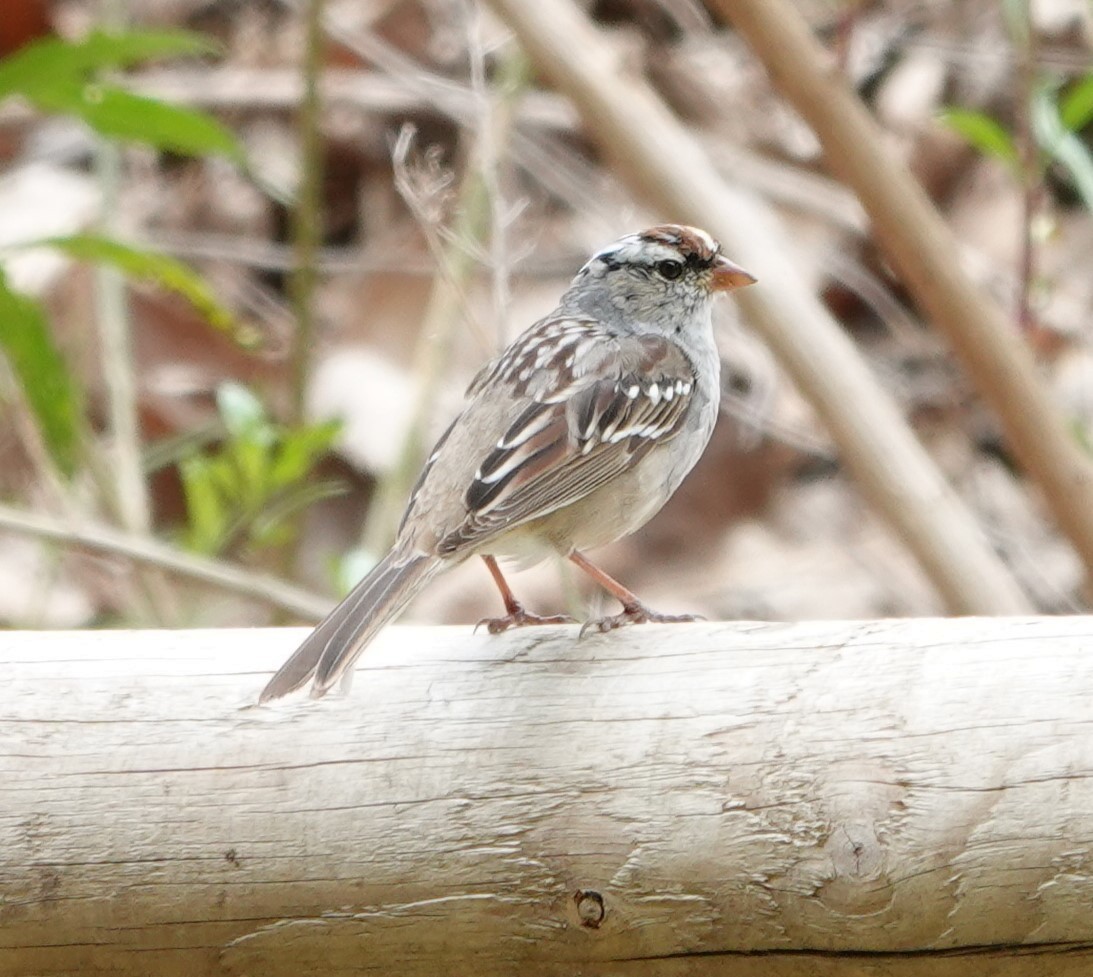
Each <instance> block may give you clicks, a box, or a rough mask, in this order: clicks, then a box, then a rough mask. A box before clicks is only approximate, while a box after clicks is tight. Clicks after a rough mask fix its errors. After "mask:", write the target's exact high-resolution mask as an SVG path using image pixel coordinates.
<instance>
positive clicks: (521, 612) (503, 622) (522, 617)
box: [474, 604, 576, 634]
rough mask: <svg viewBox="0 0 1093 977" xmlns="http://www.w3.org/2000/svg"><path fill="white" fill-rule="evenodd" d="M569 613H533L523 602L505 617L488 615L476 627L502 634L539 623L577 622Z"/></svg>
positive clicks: (476, 628) (491, 632)
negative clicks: (512, 629)
mask: <svg viewBox="0 0 1093 977" xmlns="http://www.w3.org/2000/svg"><path fill="white" fill-rule="evenodd" d="M575 623H576V621H575V620H574V619H573V618H571V617H570V616H569V615H568V614H532V613H531V612H530V611H528V610H525V609H524V606H523V605H522V604H517V605H516V606H515V607H513V608H510V609H509V612H508V614H506V615H505V616H504V617H486V618H483V619H482V620H481V621H479V622H478V623H477V624H476V625H475V626H474V629H475V631H477V630H478V629H479V628H481V627H483V626H484V627H485V628H486V630H487V631H489V633H490V634H500V633H501V632H502V631H508V630H509V628H530V627H534V626H535V625H537V624H575Z"/></svg>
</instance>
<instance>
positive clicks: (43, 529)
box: [0, 505, 333, 621]
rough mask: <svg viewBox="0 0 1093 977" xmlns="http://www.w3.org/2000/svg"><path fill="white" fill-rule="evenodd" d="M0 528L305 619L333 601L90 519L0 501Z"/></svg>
mask: <svg viewBox="0 0 1093 977" xmlns="http://www.w3.org/2000/svg"><path fill="white" fill-rule="evenodd" d="M0 529H3V530H7V531H8V532H13V533H19V534H21V535H23V536H33V537H36V538H38V539H48V540H52V541H54V542H57V543H61V544H63V545H65V546H71V547H74V548H77V549H83V550H90V551H92V552H97V553H104V554H106V555H108V556H121V557H125V558H126V559H128V560H132V561H133V562H134V563H139V564H142V565H145V566H150V567H156V568H157V569H160V570H165V571H167V572H168V573H173V574H175V575H177V576H180V577H187V578H189V579H191V580H195V581H197V582H198V583H202V584H207V585H208V586H210V587H216V588H217V589H219V590H224V591H228V592H230V593H234V594H239V595H240V596H242V597H249V598H251V599H252V600H256V601H258V602H260V603H262V604H266V605H268V606H270V607H274V608H277V609H279V610H282V611H286V612H287V613H289V614H292V615H295V616H297V617H300V618H302V619H304V620H305V621H318V620H319V619H320V618H322V616H323V615H324V614H325V613H326V612H327V611H328V610H330V607H331V606H332V603H333V602H332V601H330V600H328V599H327V598H325V597H322V596H320V595H319V594H313V593H310V592H308V591H306V590H301V589H300V588H298V587H294V586H292V585H291V584H288V583H286V582H285V581H283V580H280V579H278V578H276V577H270V576H266V575H264V574H259V573H254V572H253V571H251V570H248V569H246V568H245V567H240V566H234V565H232V564H230V563H224V562H222V561H220V560H210V559H208V558H206V557H201V556H194V555H193V554H191V553H185V552H183V551H182V550H179V549H176V548H175V547H173V546H169V545H168V544H166V543H163V542H160V541H159V540H157V539H155V538H154V537H151V536H142V535H138V534H136V533H127V532H122V531H120V530H117V529H113V528H111V527H108V526H102V525H96V524H94V523H90V522H81V523H80V524H78V525H77V524H73V523H72V522H69V521H66V520H63V519H58V518H55V517H51V516H43V515H41V514H39V513H36V512H28V511H25V510H21V509H16V508H13V507H11V506H6V505H0Z"/></svg>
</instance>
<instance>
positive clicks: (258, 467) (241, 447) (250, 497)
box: [231, 437, 271, 514]
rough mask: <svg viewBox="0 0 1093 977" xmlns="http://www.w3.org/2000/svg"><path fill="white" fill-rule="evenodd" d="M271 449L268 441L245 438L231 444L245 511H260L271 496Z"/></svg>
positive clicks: (249, 512)
mask: <svg viewBox="0 0 1093 977" xmlns="http://www.w3.org/2000/svg"><path fill="white" fill-rule="evenodd" d="M270 449H271V445H270V444H269V442H268V441H262V440H259V439H258V438H253V437H250V438H244V439H241V440H239V441H236V442H235V443H234V444H233V445H232V446H231V457H232V460H233V461H234V462H235V467H236V471H237V472H238V473H239V503H240V505H241V507H242V509H243V511H244V512H246V513H248V514H256V513H258V512H259V511H260V510H261V508H262V506H263V505H264V504H265V502H266V499H267V498H268V496H269V488H270V486H269V468H270V462H269V458H270Z"/></svg>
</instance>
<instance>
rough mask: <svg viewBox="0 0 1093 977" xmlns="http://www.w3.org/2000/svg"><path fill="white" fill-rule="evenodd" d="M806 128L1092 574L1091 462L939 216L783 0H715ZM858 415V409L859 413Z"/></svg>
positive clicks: (1019, 339)
mask: <svg viewBox="0 0 1093 977" xmlns="http://www.w3.org/2000/svg"><path fill="white" fill-rule="evenodd" d="M714 6H715V7H716V8H718V9H720V11H721V13H722V15H723V16H724V17H725V18H726V19H727V20H729V21H731V22H732V23H733V24H734V26H735V27H736V28H737V29H738V30H739V31H740V32H741V34H743V36H744V37H745V38H746V39H747V41H748V42H749V43H750V44H751V46H752V49H753V50H754V51H755V52H756V54H758V56H759V57H760V58H761V59H762V60H763V63H764V64H765V65H766V68H767V70H768V71H769V72H770V73H771V76H772V77H773V79H774V81H775V83H776V84H777V85H778V86H779V88H781V90H782V92H783V93H784V95H785V96H786V98H787V99H789V101H790V102H791V103H792V104H793V107H794V108H795V109H796V110H797V111H798V112H799V113H800V114H801V116H802V117H803V118H804V119H805V120H806V121H807V122H808V123H809V124H810V125H811V126H812V128H813V129H814V130H815V132H816V134H817V136H818V137H819V138H820V141H821V142H822V143H823V145H824V149H825V151H826V153H827V160H828V163H829V164H830V166H831V168H832V170H834V171H835V173H836V175H838V176H840V177H841V178H842V179H843V180H844V181H845V182H846V183H847V184H848V185H850V186H851V187H852V188H853V189H854V190H855V192H856V193H857V194H858V197H859V198H860V200H861V202H862V204H863V206H864V207H865V209H866V211H867V212H868V213H869V215H870V217H871V219H872V221H873V228H874V235H875V237H876V239H877V241H878V243H879V244H880V245H881V247H882V248H883V249H884V250H885V251H886V253H887V254H888V256H889V258H890V259H891V261H892V263H893V265H894V266H895V267H896V269H897V270H898V271H899V272H900V274H901V275H902V277H903V279H904V281H905V282H906V283H907V285H908V287H909V288H910V290H911V292H912V293H913V294H914V296H915V298H916V299H917V300H918V302H919V303H920V304H921V306H922V307H923V309H924V310H925V311H926V312H927V313H928V314H929V316H930V317H931V319H932V321H933V322H934V324H935V325H936V326H937V327H938V329H940V330H941V331H942V332H943V333H944V334H945V336H946V338H947V339H948V341H949V343H950V344H951V345H952V347H953V349H954V351H955V352H956V354H957V355H958V356H959V357H960V359H961V360H962V361H963V363H964V366H965V368H966V369H967V371H968V373H969V375H970V376H971V378H972V380H973V382H974V383H975V384H976V386H977V387H978V389H979V390H980V392H981V393H982V395H983V397H984V398H985V399H986V400H987V401H988V402H989V403H990V404H991V405H992V406H993V407H994V409H995V411H996V412H997V414H998V417H999V419H1000V420H1001V422H1002V425H1003V428H1004V430H1005V433H1006V437H1007V440H1008V442H1009V444H1010V446H1011V448H1012V450H1013V453H1014V455H1015V456H1016V458H1017V460H1018V462H1019V463H1020V464H1021V465H1022V466H1023V467H1024V468H1025V469H1026V471H1027V472H1028V473H1029V474H1030V475H1031V476H1032V478H1034V479H1035V480H1036V481H1037V482H1038V483H1039V486H1040V488H1041V490H1042V491H1043V494H1044V498H1045V500H1046V501H1047V503H1048V505H1049V506H1050V508H1051V510H1052V513H1053V514H1054V517H1055V520H1056V521H1057V523H1058V525H1059V526H1060V528H1061V529H1062V530H1063V532H1064V533H1065V534H1066V535H1067V536H1068V537H1069V539H1070V541H1071V543H1072V544H1073V546H1074V548H1075V550H1077V552H1078V553H1079V555H1080V556H1081V558H1082V561H1083V562H1084V564H1085V567H1086V572H1087V574H1093V461H1091V459H1090V457H1089V455H1088V454H1087V453H1086V452H1085V451H1084V450H1083V449H1082V448H1081V446H1080V445H1079V443H1078V441H1077V439H1076V438H1075V437H1074V436H1073V435H1072V433H1071V431H1070V429H1069V428H1068V427H1067V425H1066V423H1065V422H1064V420H1063V417H1062V415H1061V414H1060V412H1059V410H1058V409H1057V408H1056V406H1055V404H1054V403H1052V400H1051V398H1050V396H1049V395H1048V393H1047V391H1046V390H1045V388H1044V385H1043V383H1042V382H1041V380H1040V377H1039V374H1038V371H1037V367H1036V363H1035V360H1034V359H1033V356H1032V354H1031V352H1030V351H1029V349H1028V347H1027V346H1026V344H1025V343H1024V341H1023V339H1022V337H1021V335H1020V334H1018V333H1017V332H1015V331H1014V330H1013V329H1012V327H1011V325H1010V323H1009V321H1008V320H1007V318H1006V316H1005V315H1003V313H1002V311H1001V310H1000V309H999V308H998V306H997V305H996V304H995V303H994V302H992V301H991V300H990V299H989V298H987V297H986V296H985V295H984V294H983V293H982V292H980V291H979V289H978V288H976V286H975V284H974V283H973V282H972V280H971V279H970V277H969V276H968V274H967V273H966V272H965V270H964V265H963V262H962V261H961V259H960V251H959V249H958V248H957V245H956V243H955V241H954V239H953V235H952V232H951V231H950V230H949V228H948V227H947V226H946V224H945V222H944V220H943V219H942V217H941V215H940V214H939V213H938V212H937V210H936V209H935V208H934V206H933V204H932V203H931V202H930V200H929V198H928V197H927V196H926V194H925V192H924V191H923V189H922V187H921V186H919V184H918V183H917V182H916V181H915V179H914V177H913V176H912V175H911V173H910V172H909V171H908V170H907V168H906V167H905V166H904V165H903V164H902V163H900V162H899V161H898V160H896V159H894V158H893V157H892V155H891V153H889V152H888V150H887V148H886V146H885V144H884V140H883V139H882V134H881V132H880V129H879V127H878V126H877V124H876V122H875V121H874V120H873V119H872V117H871V116H870V115H869V113H868V112H867V110H866V109H865V106H863V105H862V103H861V101H860V100H859V99H858V97H857V96H856V95H855V93H854V92H853V91H852V90H851V89H850V88H849V87H848V86H847V85H846V84H845V82H844V81H843V79H842V78H840V77H837V76H835V75H834V74H833V73H832V72H831V70H830V67H829V65H830V60H829V58H828V57H827V55H826V53H825V52H824V51H823V50H822V49H821V48H820V46H819V44H817V42H816V40H815V38H813V36H812V34H811V33H810V31H809V30H808V27H807V26H806V25H805V23H804V22H803V21H802V20H801V17H800V15H799V14H798V12H797V11H796V10H795V9H794V7H793V5H792V4H791V3H789V2H787V0H714ZM859 408H860V405H859Z"/></svg>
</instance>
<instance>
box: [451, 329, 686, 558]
mask: <svg viewBox="0 0 1093 977" xmlns="http://www.w3.org/2000/svg"><path fill="white" fill-rule="evenodd" d="M582 325H584V330H583V332H575V333H574V335H575V337H576V338H574V339H573V343H582V342H591V343H598V344H599V345H598V347H597V349H598V352H599V353H601V354H602V356H603V359H601V360H600V361H599V363H598V369H597V370H596V371H595V372H594V374H593V375H592V376H584V377H579V376H574V377H571V382H570V383H569V384H568V385H564V384H563V385H562V386H563V387H564V389H559V386H558V385H557V384H554V383H551V384H543V383H542V382H541V380H542V378H541V375H540V374H541V372H543V371H544V370H547V369H559V368H560V367H561V365H562V364H564V362H565V361H564V360H560V362H559V364H554V363H553V362H550V363H547V362H543V363H541V364H540V366H539V368H538V371H537V370H536V369H534V368H531V369H529V366H532V367H533V365H534V361H533V360H532V359H531V356H532V355H533V354H531V353H530V352H528V353H526V354H525V355H524V356H522V357H521V356H513V357H511V358H510V360H509V362H508V364H507V365H506V364H505V363H504V361H501V362H500V363H499V364H496V365H495V366H494V367H493V368H492V370H493V372H492V375H490V376H487V377H485V378H484V379H483V380H480V381H479V385H481V384H482V383H483V382H487V381H488V382H499V383H506V384H509V385H510V386H517V387H519V386H524V387H526V388H528V390H527V393H528V399H527V400H526V401H525V404H526V406H525V407H524V409H523V410H522V411H521V413H520V415H519V416H518V417H517V418H516V420H515V421H514V422H513V423H512V424H511V425H510V427H509V428H508V429H507V430H506V431H505V433H504V435H503V436H502V437H501V438H500V439H499V440H498V441H497V443H496V445H495V446H494V448H493V450H492V451H491V452H490V453H489V454H488V455H487V457H486V458H485V459H484V460H483V461H482V464H481V465H480V466H479V468H478V470H477V471H476V472H475V476H474V479H473V481H472V482H471V484H470V486H469V487H468V489H467V492H466V495H465V503H466V508H467V517H466V519H465V520H464V522H463V524H462V525H461V526H459V528H458V529H456V530H454V531H453V532H450V533H449V534H448V535H447V536H445V537H444V538H443V539H442V540H441V541H440V543H439V545H438V552H439V553H440V554H441V555H446V554H451V553H454V552H456V551H458V550H460V549H462V548H464V547H466V546H479V545H481V544H482V543H483V542H485V541H486V540H488V539H489V538H490V537H491V536H494V535H497V534H499V533H500V532H502V531H506V530H508V529H510V528H512V527H513V526H517V525H519V524H521V523H526V522H529V521H531V520H533V519H538V518H540V517H542V516H545V515H547V514H548V513H550V512H553V511H556V510H558V509H561V508H564V507H565V506H567V505H572V504H573V503H574V502H577V501H578V500H579V499H581V498H584V497H585V496H587V495H588V494H589V493H591V492H593V491H594V490H595V489H597V488H599V487H600V486H602V485H604V484H605V483H607V482H608V481H610V480H611V479H613V478H615V477H616V476H618V475H620V474H621V473H623V472H625V471H626V470H627V469H628V468H630V467H632V466H633V465H635V464H636V463H637V462H638V461H639V460H640V459H641V458H642V456H643V455H644V454H645V453H646V452H647V451H649V450H651V449H652V448H653V447H655V446H656V445H657V444H662V443H664V442H665V441H667V440H669V439H670V438H672V437H674V436H675V435H676V434H677V433H678V432H679V430H680V427H681V425H682V423H683V419H684V417H685V416H686V414H687V410H688V408H689V406H690V404H691V401H692V399H693V394H694V382H695V377H694V367H693V366H692V365H691V362H690V360H688V359H687V357H686V356H685V355H684V354H683V352H682V351H681V350H680V349H679V348H678V347H677V346H676V345H674V344H673V343H670V342H668V341H667V340H665V339H662V338H660V337H656V336H640V337H626V338H623V339H618V338H616V337H612V336H607V335H603V336H602V337H598V338H597V337H596V336H595V335H594V334H593V327H592V326H590V325H588V324H582ZM569 352H572V349H570V350H569ZM570 362H572V360H571V361H570ZM547 391H550V394H549V396H548V395H547Z"/></svg>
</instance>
